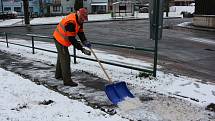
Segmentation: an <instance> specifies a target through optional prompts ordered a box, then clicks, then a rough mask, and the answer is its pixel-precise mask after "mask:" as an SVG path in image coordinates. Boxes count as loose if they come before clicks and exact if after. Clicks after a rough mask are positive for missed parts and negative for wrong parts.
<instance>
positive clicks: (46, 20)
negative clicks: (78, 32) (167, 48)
mask: <svg viewBox="0 0 215 121" xmlns="http://www.w3.org/2000/svg"><path fill="white" fill-rule="evenodd" d="M63 17H64V16H56V17H39V18H33V19H32V20H31V21H30V24H32V25H37V24H57V23H59V22H60V20H61V19H62V18H63ZM164 17H165V13H164ZM169 17H182V15H181V14H179V13H176V12H169ZM123 18H126V17H123ZM134 18H149V14H148V13H138V12H135V14H134ZM22 20H23V19H10V20H5V21H0V26H10V25H14V24H18V25H20V24H24V23H23V22H22ZM88 20H89V21H103V20H113V18H112V17H111V14H89V15H88Z"/></svg>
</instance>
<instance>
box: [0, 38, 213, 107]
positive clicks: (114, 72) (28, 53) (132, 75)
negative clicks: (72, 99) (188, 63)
mask: <svg viewBox="0 0 215 121" xmlns="http://www.w3.org/2000/svg"><path fill="white" fill-rule="evenodd" d="M3 40H4V39H3ZM9 41H10V42H15V43H18V42H19V43H22V44H24V45H31V41H25V40H12V39H10V40H9ZM0 45H1V50H6V51H8V52H10V53H15V54H19V55H20V53H21V55H23V56H24V57H27V58H31V59H35V60H38V59H39V60H41V61H44V62H47V63H51V64H55V63H56V54H54V53H49V52H44V51H39V50H36V54H34V55H32V49H30V48H25V47H19V46H16V45H9V46H10V48H7V47H6V44H5V43H0ZM35 47H40V48H43V49H49V50H54V51H56V49H55V45H54V44H53V43H47V42H38V41H37V42H35ZM69 50H70V53H71V54H72V53H73V52H72V50H73V49H69ZM95 53H96V54H97V56H98V57H99V58H100V59H101V60H108V61H112V62H119V63H120V62H127V63H129V64H130V65H133V66H138V67H143V68H151V67H152V65H151V64H150V63H147V62H144V61H141V60H137V59H132V58H125V57H122V56H119V55H113V54H109V53H107V52H104V51H99V50H95ZM77 55H79V56H84V57H89V56H86V55H83V54H82V53H81V52H80V51H78V52H77ZM90 58H93V57H92V56H90ZM77 61H78V64H72V67H71V68H72V70H73V71H75V70H84V71H86V72H89V73H92V74H95V75H97V76H99V77H101V78H104V79H106V77H105V75H104V74H103V72H102V71H101V69H100V67H99V65H98V64H97V63H96V62H91V61H87V60H82V59H78V60H77ZM104 66H105V68H106V70H107V72H108V74H110V77H111V78H112V80H113V81H116V80H123V81H126V82H127V83H130V84H132V85H133V86H135V85H137V86H141V87H143V88H145V89H146V90H151V91H155V92H158V93H161V94H165V95H171V96H176V97H178V96H177V95H179V97H178V98H180V97H182V96H184V97H189V98H186V99H187V100H189V101H190V102H192V103H196V104H198V105H202V106H206V105H208V104H209V103H214V102H215V85H214V84H210V83H208V84H204V83H201V80H198V79H194V78H189V77H186V76H175V75H173V74H165V73H163V72H161V71H158V72H157V78H151V79H150V78H139V77H138V75H139V72H138V71H135V70H130V69H125V68H121V67H116V66H111V65H106V64H104ZM135 91H137V92H141V90H135ZM191 98H192V99H196V100H199V101H193V100H191Z"/></svg>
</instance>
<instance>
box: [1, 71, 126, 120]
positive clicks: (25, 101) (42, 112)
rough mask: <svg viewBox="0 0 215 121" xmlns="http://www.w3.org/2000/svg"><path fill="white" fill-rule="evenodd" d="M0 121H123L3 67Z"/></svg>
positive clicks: (118, 117)
mask: <svg viewBox="0 0 215 121" xmlns="http://www.w3.org/2000/svg"><path fill="white" fill-rule="evenodd" d="M0 78H1V80H0V98H1V100H0V120H1V121H6V120H10V121H124V120H126V119H122V118H121V117H120V116H118V115H114V116H110V115H108V114H105V113H104V112H102V111H100V110H96V109H93V108H91V107H89V106H86V105H85V104H84V103H83V102H78V101H76V100H71V99H68V98H67V97H66V96H63V95H61V94H59V93H57V92H54V91H51V90H49V89H47V88H45V87H44V86H42V85H36V84H34V83H32V82H31V81H30V80H28V79H24V78H22V77H20V76H18V75H16V74H13V73H12V72H8V71H5V70H3V69H1V68H0Z"/></svg>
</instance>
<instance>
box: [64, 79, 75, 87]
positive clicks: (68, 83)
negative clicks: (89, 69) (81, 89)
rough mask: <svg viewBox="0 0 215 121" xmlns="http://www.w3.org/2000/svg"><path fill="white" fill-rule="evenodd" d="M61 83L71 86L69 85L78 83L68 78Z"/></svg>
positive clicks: (73, 85) (72, 85)
mask: <svg viewBox="0 0 215 121" xmlns="http://www.w3.org/2000/svg"><path fill="white" fill-rule="evenodd" d="M63 84H64V85H65V86H71V87H76V86H78V84H77V83H75V82H73V81H72V79H68V80H66V81H64V82H63Z"/></svg>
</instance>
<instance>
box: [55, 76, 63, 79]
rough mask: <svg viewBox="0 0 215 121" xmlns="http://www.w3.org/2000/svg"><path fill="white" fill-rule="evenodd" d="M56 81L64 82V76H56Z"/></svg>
mask: <svg viewBox="0 0 215 121" xmlns="http://www.w3.org/2000/svg"><path fill="white" fill-rule="evenodd" d="M55 79H59V80H63V77H62V76H55Z"/></svg>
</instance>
